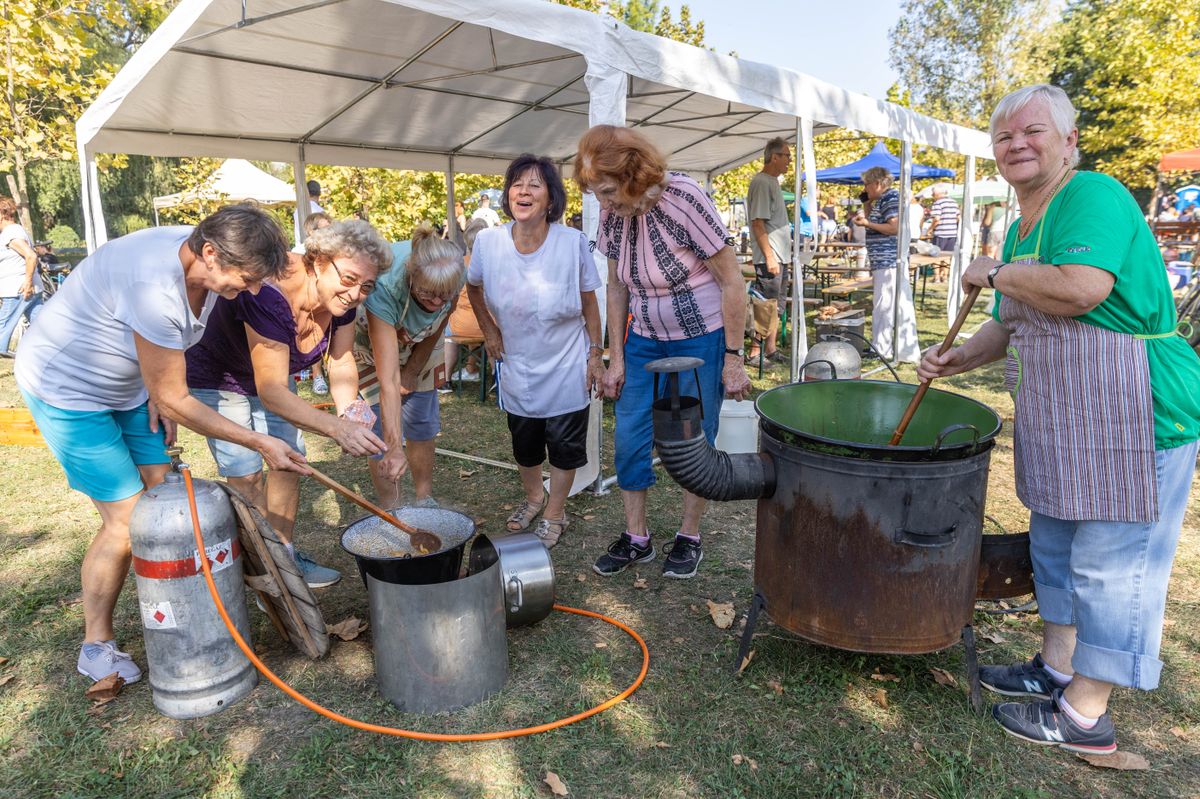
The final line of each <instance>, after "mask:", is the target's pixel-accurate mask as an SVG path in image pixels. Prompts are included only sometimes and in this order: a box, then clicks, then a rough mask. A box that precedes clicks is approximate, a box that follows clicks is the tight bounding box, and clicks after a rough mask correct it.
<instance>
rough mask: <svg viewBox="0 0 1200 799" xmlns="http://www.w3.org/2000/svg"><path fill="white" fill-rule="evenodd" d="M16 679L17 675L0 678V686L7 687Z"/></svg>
mask: <svg viewBox="0 0 1200 799" xmlns="http://www.w3.org/2000/svg"><path fill="white" fill-rule="evenodd" d="M16 677H17V675H15V674H5V675H4V676H3V677H0V685H7V684H8V683H9V682H10V681H12V680H14V679H16Z"/></svg>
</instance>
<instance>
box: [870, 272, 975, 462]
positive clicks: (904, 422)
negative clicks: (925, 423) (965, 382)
mask: <svg viewBox="0 0 1200 799" xmlns="http://www.w3.org/2000/svg"><path fill="white" fill-rule="evenodd" d="M979 288H980V287H979V286H972V287H971V290H970V291H968V292H967V296H966V298H965V299H964V300H963V304H962V306H961V307H960V308H959V309H958V316H956V317H955V318H954V324H952V325H950V331H949V332H948V333H946V338H945V339H943V340H942V346H940V347H938V355H945V354H946V351H947V350H948V349H950V347H952V346H954V338H955V337H956V336H957V335H958V331H959V330H961V329H962V326H963V322H965V321H967V314H969V313H970V312H971V307H972V306H974V305H975V300H977V299H979ZM931 382H933V381H932V380H922V381H921V385H919V386H917V393H915V394H913V398H912V400H911V401H910V402H909V403H908V407H907V408H905V409H904V416H902V417H901V418H900V424H898V425H896V431H895V432H894V433H892V440H891V441H889V442H888V446H889V447H895V446H897V445H899V443H900V439H902V438H904V431H905V430H907V429H908V423H909V422H911V421H912V418H913V416H914V415H915V414H916V412H917V406H918V405H920V404H921V400H923V399H925V392H926V391H928V390H929V384H930V383H931Z"/></svg>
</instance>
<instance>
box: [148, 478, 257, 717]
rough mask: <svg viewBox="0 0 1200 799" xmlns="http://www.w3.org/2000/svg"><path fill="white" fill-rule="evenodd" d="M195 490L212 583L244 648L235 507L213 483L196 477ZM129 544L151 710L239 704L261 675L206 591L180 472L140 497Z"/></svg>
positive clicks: (173, 712) (182, 713)
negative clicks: (231, 633) (148, 666)
mask: <svg viewBox="0 0 1200 799" xmlns="http://www.w3.org/2000/svg"><path fill="white" fill-rule="evenodd" d="M192 485H193V487H194V489H195V494H196V508H197V510H198V511H199V515H200V528H201V533H202V535H203V538H204V547H205V550H206V554H207V556H208V562H209V567H210V568H211V569H212V576H213V582H215V583H216V585H217V591H218V593H219V594H220V596H221V602H222V603H224V605H225V610H226V611H227V612H228V613H229V617H230V618H231V619H232V620H233V622H234V625H235V626H236V627H237V630H238V632H239V633H241V635H242V638H244V639H245V640H246V642H247V643H249V642H250V625H249V620H248V619H247V616H246V592H245V588H243V586H242V562H241V545H240V544H239V543H238V535H237V525H236V522H235V521H234V515H233V507H232V505H231V504H230V502H229V497H227V496H226V495H225V492H224V491H222V490H221V489H220V488H219V487H218V486H217V485H216V484H214V483H210V482H207V481H205V480H193V481H192ZM129 539H130V545H131V547H132V550H133V570H134V573H135V574H136V575H137V593H138V602H139V604H140V605H141V611H142V628H143V631H144V633H145V637H146V660H147V661H148V663H149V665H150V690H151V693H152V696H153V699H154V706H155V707H156V708H158V710H159V712H161V713H162V714H164V715H166V716H170V717H171V718H176V719H190V718H196V717H198V716H206V715H208V714H210V713H216V712H217V711H219V710H223V709H224V708H226V707H228V706H229V705H231V704H233V703H234V702H236V701H237V700H239V699H241V698H242V697H243V696H245V695H246V694H247V693H249V691H250V689H251V688H253V687H254V686H255V685H256V684H257V683H258V672H257V671H255V669H254V667H253V666H252V665H251V664H250V661H249V660H247V658H246V656H245V655H243V654H242V652H241V650H240V649H238V647H237V644H236V643H234V641H233V637H232V636H231V635H230V634H229V630H227V629H226V627H225V623H224V622H223V621H221V617H220V615H219V614H218V613H217V608H216V605H215V604H213V599H212V596H211V595H210V594H209V592H208V585H207V584H206V583H205V580H204V572H203V569H202V568H201V565H200V559H199V556H198V554H197V551H196V539H195V536H194V535H193V533H192V515H191V511H190V510H189V509H188V497H187V489H186V487H185V485H184V482H183V477H182V475H180V474H179V473H177V472H175V471H172V472H168V473H167V476H166V479H165V480H164V481H163V482H162V483H160V484H159V485H157V486H155V487H154V488H151V489H149V490H148V491H146V493H145V494H143V495H142V497H141V499H139V500H138V503H137V506H136V507H135V508H134V509H133V517H132V519H131V520H130V524H129Z"/></svg>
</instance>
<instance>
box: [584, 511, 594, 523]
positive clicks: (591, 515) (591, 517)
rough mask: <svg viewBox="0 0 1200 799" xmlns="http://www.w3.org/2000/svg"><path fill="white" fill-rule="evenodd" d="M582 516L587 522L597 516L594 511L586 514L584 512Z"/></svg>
mask: <svg viewBox="0 0 1200 799" xmlns="http://www.w3.org/2000/svg"><path fill="white" fill-rule="evenodd" d="M580 518H582V519H583V520H584V521H585V522H590V521H591V520H592V519H594V518H596V514H594V513H586V514H584V515H583V516H582V517H580Z"/></svg>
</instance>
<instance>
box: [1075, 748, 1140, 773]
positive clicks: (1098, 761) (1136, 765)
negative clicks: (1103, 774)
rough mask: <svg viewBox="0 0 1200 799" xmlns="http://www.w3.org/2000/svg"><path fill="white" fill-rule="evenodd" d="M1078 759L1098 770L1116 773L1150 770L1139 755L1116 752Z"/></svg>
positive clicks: (1084, 756) (1083, 756)
mask: <svg viewBox="0 0 1200 799" xmlns="http://www.w3.org/2000/svg"><path fill="white" fill-rule="evenodd" d="M1079 757H1080V758H1081V759H1083V760H1086V761H1087V762H1089V763H1091V764H1092V765H1093V766H1097V767H1099V768H1115V769H1117V770H1118V771H1145V770H1146V769H1148V768H1150V762H1149V761H1148V760H1146V758H1144V757H1142V756H1141V755H1137V754H1134V753H1133V752H1124V751H1121V750H1119V749H1118V750H1117V751H1116V752H1113V753H1112V754H1111V755H1085V754H1080V755H1079Z"/></svg>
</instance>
